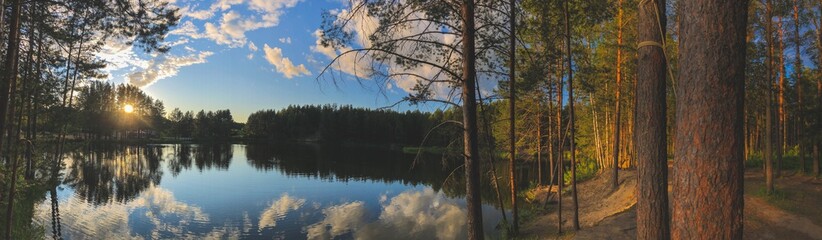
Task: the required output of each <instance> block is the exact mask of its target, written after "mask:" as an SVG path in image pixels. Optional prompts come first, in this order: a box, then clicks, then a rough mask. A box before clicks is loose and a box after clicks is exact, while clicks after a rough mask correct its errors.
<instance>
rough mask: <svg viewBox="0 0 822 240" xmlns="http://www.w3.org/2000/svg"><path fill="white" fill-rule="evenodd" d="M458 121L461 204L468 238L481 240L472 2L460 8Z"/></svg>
mask: <svg viewBox="0 0 822 240" xmlns="http://www.w3.org/2000/svg"><path fill="white" fill-rule="evenodd" d="M460 10H461V13H462V19H463V21H464V23H463V25H462V32H463V38H462V41H463V43H462V54H463V56H462V57H463V71H462V74H463V75H462V77H463V79H462V102H463V104H462V120H463V145H464V152H463V153H464V154H465V179H466V181H465V201H466V205H467V207H466V208H467V211H468V239H483V238H484V235H483V231H482V200H481V196H480V170H479V147H478V145H477V144H478V141H477V140H478V135H477V93H476V84H475V81H476V77H477V67H476V47H475V42H474V41H475V38H476V37H475V28H474V0H464V1H463V4H462V8H461V9H460Z"/></svg>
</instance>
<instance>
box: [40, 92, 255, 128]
mask: <svg viewBox="0 0 822 240" xmlns="http://www.w3.org/2000/svg"><path fill="white" fill-rule="evenodd" d="M126 106H129V107H131V109H132V112H127V111H126V110H125V107H126ZM65 111H68V112H69V114H68V116H69V119H58V118H56V117H55V118H54V119H51V120H49V121H47V123H48V124H49V125H48V126H50V127H48V128H47V130H51V132H55V131H56V130H57V129H56V127H57V125H56V124H57V123H61V124H62V123H64V122H68V124H67V126H68V130H67V133H68V134H73V135H76V136H78V137H79V138H83V139H95V140H122V139H135V138H138V139H139V138H154V139H156V138H184V139H196V140H220V139H222V140H225V139H229V138H231V137H235V136H238V135H239V134H240V131H239V130H240V129H242V124H239V123H237V122H235V121H234V118H233V117H232V115H231V111H230V110H217V111H205V110H200V111H199V112H196V113H195V112H193V111H188V112H182V111H181V110H180V109H178V108H175V109H174V110H172V111H171V112H170V113H168V114H167V113H166V110H165V106H164V104H163V102H162V101H160V100H159V99H154V98H152V97H150V96H148V95H147V94H146V93H144V92H143V91H142V90H140V88H137V87H135V86H132V85H128V84H120V85H114V84H112V83H109V82H102V81H91V82H89V83H88V85H86V86H83V87H80V89H79V90H78V96H77V104H76V105H74V106H72V107H70V108H68V109H66V110H65Z"/></svg>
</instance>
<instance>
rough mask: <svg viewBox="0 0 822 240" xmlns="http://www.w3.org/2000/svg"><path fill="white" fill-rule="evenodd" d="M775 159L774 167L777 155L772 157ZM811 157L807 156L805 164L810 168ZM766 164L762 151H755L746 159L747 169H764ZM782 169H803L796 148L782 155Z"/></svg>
mask: <svg viewBox="0 0 822 240" xmlns="http://www.w3.org/2000/svg"><path fill="white" fill-rule="evenodd" d="M772 160H773V161H774V167H777V166H776V156H774V157H773V158H772ZM811 161H812V159H811V157H810V156H806V157H805V166H806V167H807V168H808V170H810V168H811V164H812V163H811ZM764 164H765V159H764V156H763V155H762V153H753V154H751V155H750V156H748V159H747V160H746V161H745V168H746V169H757V168H759V169H762V168H763V166H764ZM782 170H788V171H801V170H802V163H801V162H800V161H799V154H798V153H797V150H796V149H789V150H788V151H787V152H786V153H785V155H783V156H782Z"/></svg>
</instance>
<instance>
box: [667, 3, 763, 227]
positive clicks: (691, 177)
mask: <svg viewBox="0 0 822 240" xmlns="http://www.w3.org/2000/svg"><path fill="white" fill-rule="evenodd" d="M747 5H748V1H747V0H728V1H713V0H684V1H681V2H679V9H678V10H679V11H680V18H681V21H682V24H681V25H680V31H681V35H680V43H679V44H680V46H679V50H680V52H679V59H681V60H682V62H680V69H679V77H678V78H677V86H676V91H677V92H676V102H677V104H676V117H677V121H676V129H677V131H676V132H677V134H676V137H675V141H676V144H675V146H676V151H675V154H676V161H675V162H674V168H673V169H674V174H673V176H674V181H673V189H675V191H673V197H674V198H673V199H674V201H673V218H672V228H671V232H672V238H673V239H742V224H743V221H742V216H743V214H742V210H743V179H744V178H743V177H744V174H743V171H744V165H743V164H744V160H743V159H742V157H743V154H742V150H743V148H742V144H743V140H744V139H743V135H742V119H743V117H744V114H743V112H742V110H743V109H744V108H743V105H744V89H745V58H746V45H745V32H746V26H747V25H746V24H747V13H748V11H747ZM707 120H710V121H707Z"/></svg>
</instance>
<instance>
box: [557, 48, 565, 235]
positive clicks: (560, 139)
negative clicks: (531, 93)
mask: <svg viewBox="0 0 822 240" xmlns="http://www.w3.org/2000/svg"><path fill="white" fill-rule="evenodd" d="M558 65H559V66H560V67H559V69H560V70H559V74H558V76H557V143H558V144H557V232H558V233H562V188H563V187H564V186H565V167H564V166H563V156H562V154H563V153H562V152H563V150H564V142H565V135H564V134H563V132H562V76H563V74H564V70H565V67H562V66H563V64H562V61H559V62H558Z"/></svg>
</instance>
